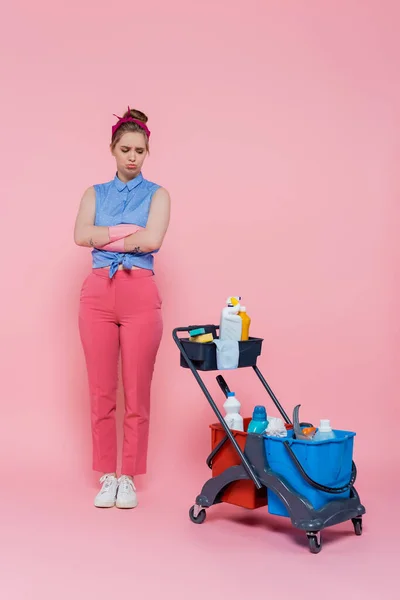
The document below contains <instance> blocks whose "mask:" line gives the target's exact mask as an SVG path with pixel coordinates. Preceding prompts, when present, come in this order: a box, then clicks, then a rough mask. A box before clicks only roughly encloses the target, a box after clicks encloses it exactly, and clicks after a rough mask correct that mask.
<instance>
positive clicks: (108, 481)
mask: <svg viewBox="0 0 400 600" xmlns="http://www.w3.org/2000/svg"><path fill="white" fill-rule="evenodd" d="M114 479H115V477H113V476H112V475H103V476H102V477H101V478H100V483H103V484H104V485H103V487H102V489H101V492H100V493H101V494H105V493H107V492H108V491H109V490H110V487H111V486H112V483H113V480H114Z"/></svg>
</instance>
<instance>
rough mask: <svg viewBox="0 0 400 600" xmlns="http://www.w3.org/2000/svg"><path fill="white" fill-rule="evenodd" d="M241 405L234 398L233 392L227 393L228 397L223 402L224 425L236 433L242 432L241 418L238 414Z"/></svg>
mask: <svg viewBox="0 0 400 600" xmlns="http://www.w3.org/2000/svg"><path fill="white" fill-rule="evenodd" d="M240 407H241V404H240V402H239V400H238V399H237V398H236V396H235V392H228V397H227V399H226V400H225V402H224V409H225V413H226V414H225V417H224V419H225V423H226V424H227V425H228V427H229V429H235V430H236V431H244V427H243V417H242V415H241V414H240Z"/></svg>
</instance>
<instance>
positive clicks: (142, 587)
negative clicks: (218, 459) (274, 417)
mask: <svg viewBox="0 0 400 600" xmlns="http://www.w3.org/2000/svg"><path fill="white" fill-rule="evenodd" d="M6 10H7V14H6V15H5V19H4V18H3V22H4V25H3V32H2V38H1V44H2V48H1V53H0V55H1V74H2V86H1V87H2V110H1V113H0V120H1V131H2V139H3V144H2V149H1V154H2V156H1V159H2V167H3V169H2V171H3V172H2V178H1V182H2V194H3V199H2V202H1V205H0V211H1V223H2V233H3V250H2V290H3V292H2V295H1V333H2V346H1V363H0V364H1V381H2V385H3V389H2V394H1V397H2V415H1V421H0V444H1V457H2V459H1V460H2V477H1V484H0V485H1V488H0V497H1V499H2V522H3V525H2V533H1V536H0V553H1V556H0V564H1V570H2V571H3V573H2V575H1V580H2V589H3V591H4V590H5V592H6V593H5V595H4V597H5V598H7V599H8V600H14V599H17V600H20V599H35V600H36V598H37V599H39V598H40V599H42V600H46V599H47V598H54V597H55V594H57V597H58V598H64V597H65V598H67V597H68V598H70V597H72V594H75V597H78V598H83V597H86V598H109V597H110V594H113V595H114V594H119V593H122V589H120V588H123V587H124V586H128V590H129V593H130V594H131V593H132V594H136V593H138V592H141V593H142V595H141V597H143V598H153V597H156V596H158V595H159V594H165V593H171V594H174V597H175V598H182V599H187V598H189V597H190V598H193V599H197V598H199V599H200V598H204V597H205V595H207V597H209V598H218V597H219V596H220V595H221V596H222V594H225V593H228V594H229V595H230V596H231V597H233V598H241V597H242V596H244V594H245V593H246V595H248V594H251V593H255V592H258V593H260V592H261V593H262V594H266V595H270V594H271V593H272V592H274V593H275V594H277V595H279V596H280V598H286V597H288V595H289V593H290V594H294V593H295V594H296V597H297V598H299V599H302V598H309V597H310V596H309V593H310V589H311V587H310V586H312V588H313V589H314V590H316V593H318V590H320V589H322V587H323V589H324V595H325V598H336V597H337V596H338V593H342V591H343V590H346V591H347V592H352V593H353V594H354V593H358V594H360V593H361V592H364V591H365V595H362V596H361V595H358V596H357V597H365V598H366V597H368V598H369V597H375V595H376V592H377V591H381V590H382V589H383V585H384V584H383V582H385V583H386V584H388V583H389V584H390V583H392V582H393V581H394V573H393V570H392V569H393V565H394V562H395V558H394V553H395V552H396V543H397V541H396V531H397V532H398V530H399V528H398V525H397V523H396V522H395V521H396V520H398V515H397V511H396V509H397V504H398V502H397V498H398V496H397V494H398V492H399V491H400V488H399V484H398V482H397V481H396V480H395V479H394V476H393V473H394V471H395V470H396V469H397V471H398V467H399V455H400V451H399V446H400V445H399V443H398V442H397V441H394V440H396V439H398V423H399V418H400V410H399V401H398V399H399V391H400V382H399V375H398V360H399V324H400V319H399V312H398V306H399V299H400V298H399V283H398V282H399V247H398V242H397V239H396V237H397V236H398V231H399V225H400V211H399V204H398V198H399V187H400V186H399V183H400V177H399V167H398V163H399V159H400V144H399V125H400V114H399V101H400V79H399V69H400V41H399V35H398V19H399V17H400V9H399V5H398V3H397V2H396V1H395V0H392V1H390V0H379V1H378V0H369V1H366V2H358V1H356V0H352V1H351V0H346V1H344V0H340V1H339V0H336V1H334V0H330V1H328V0H326V1H321V0H308V1H303V2H300V1H298V0H280V1H278V0H274V1H267V0H248V1H247V2H245V3H243V2H237V1H236V0H234V1H232V0H231V1H228V0H208V1H206V2H201V3H200V2H198V3H188V2H187V1H184V0H170V1H169V2H161V1H158V2H157V1H154V0H152V1H147V2H143V3H142V4H141V5H138V4H137V3H132V2H125V1H124V0H121V1H120V2H119V3H114V4H112V5H110V4H109V3H97V2H89V1H87V0H86V1H84V2H72V5H70V6H69V7H68V8H66V5H62V6H61V5H59V3H54V2H49V1H42V0H38V1H36V2H34V3H32V2H27V1H26V0H25V1H16V2H14V3H13V5H12V6H11V4H9V5H8V7H7V9H6ZM128 103H129V104H130V105H131V106H134V107H137V108H139V109H142V110H144V111H145V112H147V113H148V115H149V117H150V121H149V125H150V128H151V129H152V131H153V135H152V144H151V156H150V158H148V161H147V163H146V165H145V169H144V175H145V176H146V177H147V178H149V179H152V180H155V181H157V182H159V183H161V184H162V185H164V186H165V187H167V188H168V189H169V191H170V193H171V196H172V200H173V212H172V220H171V226H170V229H169V232H168V236H167V238H166V240H165V244H164V247H163V249H162V252H161V253H160V254H159V256H158V258H157V263H156V267H157V277H158V281H159V285H160V288H161V291H162V295H163V298H164V319H165V335H164V338H163V342H162V345H161V348H160V352H159V356H158V361H157V367H156V373H155V377H154V387H153V391H154V393H153V405H152V428H151V439H150V455H149V467H150V470H149V474H148V476H147V477H142V478H139V480H138V486H139V493H140V502H141V504H140V508H138V509H137V510H136V511H134V512H132V511H127V512H121V511H117V510H111V511H108V512H107V511H98V510H95V509H94V508H93V506H92V502H93V497H94V494H95V492H96V489H97V480H96V476H95V475H94V474H92V472H91V469H90V466H91V455H90V452H91V448H90V429H89V407H88V392H87V381H86V372H85V366H84V360H83V354H82V350H81V346H80V341H79V337H78V328H77V310H78V299H79V290H80V286H81V283H82V280H83V278H84V276H85V274H86V273H87V272H88V269H90V253H89V251H88V250H86V249H83V248H78V247H76V246H75V245H74V243H73V225H74V219H75V215H76V211H77V208H78V204H79V200H80V197H81V195H82V193H83V191H84V190H85V189H86V187H88V186H89V185H91V184H93V183H98V182H103V181H108V180H109V179H111V178H112V177H113V176H114V164H113V159H112V157H111V156H110V155H109V152H108V144H109V136H110V130H111V125H112V124H113V123H114V122H115V119H114V117H113V116H112V113H114V112H116V113H117V114H120V113H122V112H123V111H124V110H125V107H126V105H127V104H128ZM229 294H240V295H242V296H243V299H244V301H245V304H246V306H247V308H248V311H249V313H250V315H251V317H252V333H253V334H254V335H260V336H262V337H264V339H265V342H264V349H263V355H262V356H261V358H260V361H259V365H260V367H261V369H262V371H263V373H264V375H265V376H266V377H267V379H268V381H269V383H270V384H271V386H272V388H273V389H274V391H275V393H276V394H277V395H278V397H279V399H280V400H281V401H282V403H283V404H284V406H285V408H286V409H287V411H288V412H290V413H291V411H292V409H293V406H294V405H295V404H297V403H301V405H302V409H301V411H302V412H301V415H302V418H303V419H307V420H313V421H314V422H315V421H318V419H319V418H321V417H328V418H330V419H331V421H332V423H333V425H334V426H336V427H339V428H348V429H352V430H355V431H357V438H356V454H355V458H356V461H357V465H358V468H359V479H358V485H357V488H358V490H359V492H360V494H361V498H362V501H363V502H364V504H365V505H366V507H367V511H368V514H367V516H366V517H365V520H364V522H365V533H364V536H363V537H362V538H356V537H355V536H354V535H353V534H352V528H351V524H350V525H349V524H344V525H342V526H339V527H336V528H334V529H332V530H329V531H327V532H326V534H325V536H324V541H325V546H324V549H323V551H322V553H321V554H320V555H319V556H318V557H314V556H312V555H311V554H309V552H308V550H307V548H306V546H305V544H304V536H303V534H301V533H299V532H296V531H295V530H294V529H292V527H291V526H290V524H288V523H287V522H286V521H285V520H282V519H278V518H273V517H270V516H268V514H267V511H262V510H261V511H255V512H254V513H249V512H247V511H245V510H244V509H243V510H240V509H238V508H236V509H235V508H232V507H229V506H223V505H222V506H217V507H214V508H212V509H210V511H209V514H208V519H207V522H206V523H205V524H204V525H203V526H202V527H196V526H194V525H192V524H191V523H190V521H189V519H188V516H187V511H188V509H189V507H190V506H191V504H192V503H193V501H194V499H195V497H196V495H197V494H198V493H199V492H200V489H201V486H202V484H203V482H204V481H205V480H206V478H207V477H208V476H209V472H208V470H207V468H206V466H205V463H204V460H205V457H206V456H207V454H208V452H209V444H210V434H209V430H208V425H209V423H211V422H213V421H214V420H215V419H214V416H213V413H212V411H211V409H210V408H209V406H208V405H207V403H206V401H205V398H204V397H203V396H202V394H201V391H200V389H199V388H198V387H197V384H196V382H195V380H194V379H193V377H192V376H191V375H190V373H188V372H187V371H184V370H181V369H180V368H179V356H178V350H177V348H176V347H175V346H174V344H173V341H172V337H171V331H172V329H173V327H175V326H180V325H188V324H189V323H195V322H197V323H201V322H210V321H214V322H217V321H218V320H219V314H220V309H221V308H222V305H223V303H224V301H225V299H226V297H227V296H228V295H229ZM226 378H227V380H228V383H229V384H230V385H231V388H232V389H234V390H235V391H236V393H237V395H238V397H239V398H240V400H241V402H242V405H243V413H244V414H245V415H250V413H251V410H252V407H253V405H254V404H256V403H259V402H263V401H264V400H265V401H266V400H267V397H266V396H265V395H264V394H263V390H262V388H261V386H260V384H259V383H258V381H257V380H256V378H255V377H254V376H253V375H252V373H251V372H247V371H246V372H243V371H242V372H240V373H239V372H238V373H236V372H235V373H232V374H227V376H226ZM206 382H207V384H209V385H210V389H211V390H212V392H213V393H214V392H215V399H216V400H218V403H219V404H220V405H221V404H222V402H223V397H222V394H221V392H220V391H219V389H218V388H217V386H216V384H215V374H209V375H208V376H207V377H206ZM269 406H270V404H267V408H268V407H269ZM391 477H392V479H391ZM317 565H318V567H319V569H318V572H317V570H316V569H315V566H317ZM308 566H310V567H311V568H312V569H313V571H312V575H310V578H308V577H307V579H305V578H304V569H305V568H308ZM288 573H290V574H291V575H292V577H291V578H290V584H289V586H288V578H287V574H288ZM238 585H243V586H247V589H246V592H240V591H239V587H238ZM222 586H224V587H222ZM392 589H393V588H392ZM143 594H144V595H143ZM393 594H394V595H390V594H389V595H386V597H387V598H389V599H391V598H395V597H396V595H395V592H394V591H393Z"/></svg>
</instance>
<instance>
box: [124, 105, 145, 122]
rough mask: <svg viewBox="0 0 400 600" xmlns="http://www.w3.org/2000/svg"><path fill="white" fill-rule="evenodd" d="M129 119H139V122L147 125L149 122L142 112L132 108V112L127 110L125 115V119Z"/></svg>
mask: <svg viewBox="0 0 400 600" xmlns="http://www.w3.org/2000/svg"><path fill="white" fill-rule="evenodd" d="M127 117H132V118H133V119H138V121H141V122H142V123H147V121H148V120H149V119H148V117H147V116H146V115H145V114H144V113H143V112H142V111H140V110H136V109H135V108H131V110H127V111H126V113H124V119H126V118H127Z"/></svg>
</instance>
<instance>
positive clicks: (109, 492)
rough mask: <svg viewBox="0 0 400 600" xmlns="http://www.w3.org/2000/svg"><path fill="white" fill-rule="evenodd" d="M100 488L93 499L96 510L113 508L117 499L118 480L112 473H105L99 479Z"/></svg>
mask: <svg viewBox="0 0 400 600" xmlns="http://www.w3.org/2000/svg"><path fill="white" fill-rule="evenodd" d="M100 483H102V484H103V485H102V488H101V490H100V491H99V493H98V494H97V496H96V498H95V499H94V505H95V506H97V508H111V507H112V506H115V500H116V497H117V487H118V479H117V478H116V477H115V475H113V474H112V473H106V474H105V475H103V477H101V478H100Z"/></svg>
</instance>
